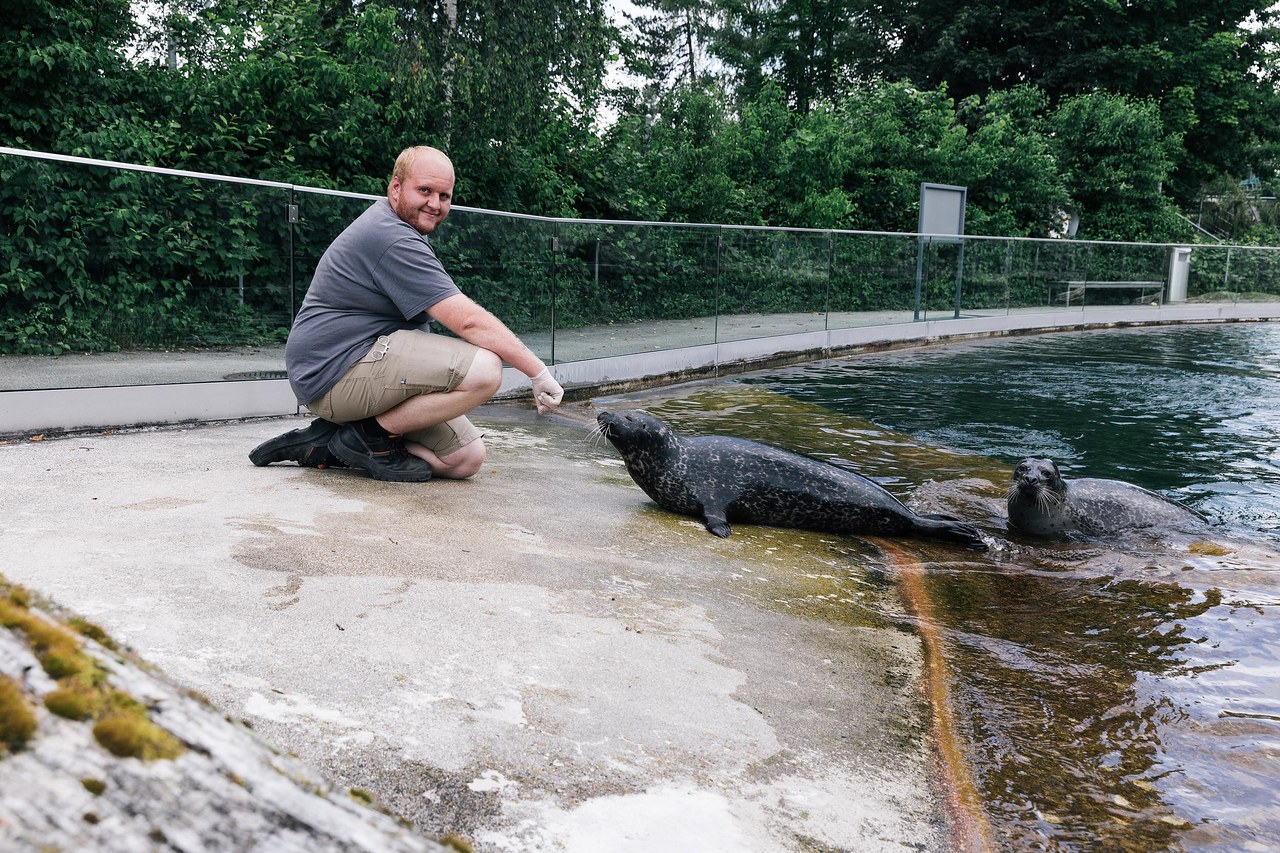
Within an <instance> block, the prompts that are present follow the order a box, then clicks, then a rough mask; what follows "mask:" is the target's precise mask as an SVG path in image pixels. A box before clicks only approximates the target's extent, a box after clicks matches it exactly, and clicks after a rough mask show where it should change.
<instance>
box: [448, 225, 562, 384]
mask: <svg viewBox="0 0 1280 853" xmlns="http://www.w3.org/2000/svg"><path fill="white" fill-rule="evenodd" d="M554 239H555V223H553V222H550V221H546V220H537V219H525V218H521V217H514V216H500V215H497V214H491V213H480V212H477V211H469V210H458V209H456V208H455V209H454V211H453V212H452V213H451V214H449V219H448V221H447V222H445V224H443V225H441V226H440V228H439V229H437V230H436V232H435V233H434V234H432V235H431V243H432V245H433V246H434V247H435V250H436V254H437V255H438V256H439V258H440V261H441V263H443V264H444V267H445V269H446V270H448V271H449V274H450V275H452V276H453V279H454V281H455V282H457V284H458V287H459V288H461V289H462V292H463V293H465V294H467V295H468V296H470V297H471V298H472V299H474V300H475V301H476V302H478V303H480V304H481V305H483V306H484V307H485V308H487V309H488V310H489V311H491V312H493V314H494V315H495V316H497V317H498V319H499V320H501V321H502V322H504V323H506V324H507V326H509V327H510V328H511V330H512V331H513V332H515V333H516V334H517V335H519V336H520V338H521V340H523V341H524V342H525V343H526V344H527V345H528V346H529V348H530V349H531V350H533V351H534V352H535V353H536V354H537V356H538V357H539V358H541V359H542V360H543V361H547V362H549V361H551V360H552V344H553V341H552V326H553V323H554V322H555V279H556V262H555V256H554V254H553V252H552V248H553V241H554Z"/></svg>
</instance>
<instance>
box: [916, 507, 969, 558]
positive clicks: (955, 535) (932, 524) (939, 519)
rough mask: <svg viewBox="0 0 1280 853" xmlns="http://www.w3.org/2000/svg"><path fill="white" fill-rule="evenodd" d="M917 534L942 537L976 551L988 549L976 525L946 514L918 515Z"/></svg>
mask: <svg viewBox="0 0 1280 853" xmlns="http://www.w3.org/2000/svg"><path fill="white" fill-rule="evenodd" d="M912 532H914V533H915V535H917V536H923V537H925V538H927V539H942V540H943V541H946V542H958V543H960V544H961V545H964V546H965V547H966V548H972V549H974V550H975V551H985V550H987V543H986V541H984V540H983V538H982V534H981V533H979V532H978V529H977V528H976V527H971V526H970V525H968V524H965V523H964V522H962V521H958V520H956V519H954V518H951V517H949V516H945V515H918V516H916V524H915V526H914V528H913V531H912Z"/></svg>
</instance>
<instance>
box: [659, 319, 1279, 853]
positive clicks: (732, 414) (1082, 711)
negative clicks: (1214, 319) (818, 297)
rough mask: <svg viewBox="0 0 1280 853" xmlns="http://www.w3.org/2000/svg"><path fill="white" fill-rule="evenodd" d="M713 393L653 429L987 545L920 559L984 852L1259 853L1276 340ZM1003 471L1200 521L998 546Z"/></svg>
mask: <svg viewBox="0 0 1280 853" xmlns="http://www.w3.org/2000/svg"><path fill="white" fill-rule="evenodd" d="M731 384H732V385H734V386H736V387H737V388H738V389H739V394H738V396H736V397H735V396H734V395H733V394H728V396H726V395H725V394H724V393H721V394H720V396H718V397H717V396H716V395H711V396H710V397H708V396H707V395H706V394H703V395H697V394H695V395H692V396H690V397H689V398H687V399H684V400H674V401H668V402H667V403H664V404H663V405H662V406H661V407H659V409H655V413H656V414H659V415H660V416H663V417H665V418H667V419H669V420H671V421H672V422H673V425H675V426H677V428H679V429H680V430H681V431H683V432H692V433H703V434H706V433H719V434H734V435H741V436H743V437H747V438H755V439H757V440H762V441H768V442H771V443H774V444H779V445H783V446H787V447H789V448H791V449H793V450H797V451H798V452H802V453H807V454H809V455H812V456H816V457H819V458H824V459H827V460H828V461H830V462H832V463H833V464H837V465H842V466H845V467H850V468H853V469H855V470H858V471H860V472H862V473H864V474H867V475H869V476H873V477H875V478H877V479H878V480H879V481H880V482H881V483H883V484H884V485H885V486H886V488H888V489H889V490H890V491H891V492H893V493H895V494H896V495H897V496H898V497H899V498H901V499H903V500H904V501H906V502H908V503H910V504H911V505H913V506H917V507H919V508H921V511H944V512H950V513H952V514H955V515H960V516H962V517H964V518H966V519H967V520H970V521H972V522H974V523H975V524H977V526H979V527H980V528H982V529H983V530H984V532H986V533H987V534H988V535H989V537H990V540H991V546H992V547H991V549H990V550H989V551H988V552H987V553H986V554H973V553H969V552H963V553H959V552H956V551H955V550H954V549H951V550H948V549H946V548H940V549H939V548H928V549H925V550H923V551H922V552H921V553H924V554H925V555H926V562H925V589H926V594H927V597H928V599H929V601H930V609H931V618H932V619H933V620H935V621H936V622H937V623H938V624H937V625H936V627H937V628H938V629H939V631H940V635H941V636H942V638H943V647H942V649H941V654H943V655H944V656H945V658H946V663H947V667H948V671H949V673H950V698H951V702H952V713H953V715H954V717H955V724H956V728H957V730H958V732H959V733H960V740H961V747H962V750H963V754H964V755H965V760H966V762H967V764H968V765H969V768H968V769H969V772H970V774H971V775H972V778H973V781H974V785H975V787H976V788H977V790H978V793H979V795H980V798H981V801H982V804H983V812H984V814H985V818H986V820H987V821H988V822H989V824H990V826H991V830H992V835H993V836H994V837H995V838H996V839H997V841H998V843H999V844H1001V845H1002V846H1004V847H1006V848H1007V849H1014V850H1032V849H1034V850H1133V851H1148V850H1223V851H1226V850H1231V851H1237V850H1274V849H1280V793H1278V792H1280V618H1278V614H1280V324H1261V323H1258V324H1255V323H1249V324H1222V325H1218V324H1215V325H1197V326H1170V327H1160V328H1148V329H1109V330H1096V331H1087V332H1068V333H1054V334H1047V335H1037V336H1025V337H1017V338H1003V339H995V340H986V341H981V342H973V343H964V344H950V345H946V346H937V347H927V348H914V349H909V350H898V351H892V352H887V353H881V354H874V355H862V356H856V357H852V358H848V359H842V360H834V361H828V362H823V363H820V364H815V365H806V366H803V367H796V368H790V369H785V370H780V371H775V372H771V373H768V374H757V375H753V376H751V377H749V378H745V379H741V380H738V381H736V382H734V383H731ZM744 391H745V392H749V393H743V392H744ZM771 400H777V401H783V400H785V401H787V402H786V403H782V402H770V401H771ZM726 401H727V402H726ZM1025 456H1041V457H1046V456H1047V457H1050V458H1052V459H1054V460H1055V461H1057V463H1058V464H1059V466H1060V467H1061V469H1062V472H1063V474H1064V476H1067V477H1083V476H1089V477H1109V478H1116V479H1122V480H1127V481H1129V482H1132V483H1137V484H1139V485H1141V486H1144V487H1146V488H1149V489H1152V490H1154V491H1157V492H1159V493H1161V494H1163V495H1165V496H1167V497H1170V498H1172V499H1175V500H1178V501H1180V502H1182V503H1185V504H1187V505H1189V506H1192V507H1193V508H1195V509H1196V510H1198V511H1199V512H1200V513H1202V514H1203V515H1204V516H1205V517H1206V518H1207V519H1208V521H1209V522H1210V526H1209V527H1208V528H1207V532H1205V533H1204V534H1202V535H1195V536H1191V535H1181V534H1179V535H1172V534H1171V535H1163V534H1143V535H1135V536H1133V537H1126V538H1124V539H1119V540H1115V541H1105V542H1104V541H1096V540H1080V541H1063V542H1052V541H1044V540H1036V539H1032V538H1028V537H1025V536H1021V535H1020V534H1017V533H1016V532H1013V531H1010V530H1008V529H1007V527H1006V525H1005V520H1004V511H1003V510H1004V506H1003V494H1004V489H1005V488H1006V487H1007V485H1008V478H1009V475H1010V473H1011V471H1012V468H1013V465H1014V464H1015V463H1016V462H1017V461H1018V460H1019V459H1021V458H1023V457H1025Z"/></svg>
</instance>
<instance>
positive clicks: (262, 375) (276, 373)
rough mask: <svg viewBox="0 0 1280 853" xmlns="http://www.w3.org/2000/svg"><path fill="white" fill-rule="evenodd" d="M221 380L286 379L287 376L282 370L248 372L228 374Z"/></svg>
mask: <svg viewBox="0 0 1280 853" xmlns="http://www.w3.org/2000/svg"><path fill="white" fill-rule="evenodd" d="M222 378H223V379H229V380H231V381H232V382H238V381H240V380H243V379H288V378H289V374H287V373H285V372H284V371H283V370H248V371H245V372H244V373H228V374H227V375H226V376H224V377H222Z"/></svg>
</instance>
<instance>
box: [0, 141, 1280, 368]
mask: <svg viewBox="0 0 1280 853" xmlns="http://www.w3.org/2000/svg"><path fill="white" fill-rule="evenodd" d="M376 198H377V197H375V196H363V195H356V194H335V193H332V192H329V191H323V190H314V189H310V188H303V187H285V186H277V185H270V184H258V183H246V182H241V181H235V180H230V179H216V178H214V177H213V176H196V175H182V174H169V173H167V172H164V171H153V170H146V169H145V168H141V167H123V166H121V165H120V164H110V163H98V162H82V161H79V160H75V159H72V160H61V159H47V158H45V157H30V156H23V155H20V154H14V153H12V152H4V153H3V154H0V222H2V223H3V225H4V227H3V229H0V297H2V298H0V391H3V390H24V389H36V388H74V387H91V386H105V385H142V384H162V383H171V382H196V381H222V380H226V379H257V378H271V377H278V376H282V375H283V371H284V364H283V342H284V340H285V337H286V336H287V334H288V329H289V325H290V322H291V318H292V316H293V315H294V313H295V312H296V311H297V309H298V307H299V306H300V304H301V302H302V298H303V296H304V294H305V293H306V290H307V286H308V285H309V283H310V280H311V277H312V275H313V273H314V270H315V265H316V263H317V262H318V260H319V258H320V256H321V255H322V254H323V253H324V251H325V249H326V248H328V246H329V244H330V242H332V240H333V239H334V237H336V236H337V235H338V234H339V233H340V232H341V231H342V229H343V228H345V227H346V226H347V225H348V224H349V223H350V222H351V221H352V220H354V219H355V218H356V217H357V216H359V215H360V214H361V213H362V212H363V211H364V210H365V209H366V208H367V207H368V206H369V205H370V204H371V203H373V201H375V200H376ZM432 244H433V245H434V246H435V247H436V249H437V251H438V253H439V254H440V257H441V260H442V261H443V262H444V264H445V267H446V269H448V270H449V272H450V273H451V274H452V275H453V276H454V278H455V279H456V280H457V282H458V284H459V286H460V287H461V288H462V289H463V291H464V292H465V293H467V294H469V295H471V296H472V297H473V298H475V299H476V301H477V302H479V303H481V304H482V305H484V306H485V307H486V308H488V309H489V310H491V311H493V312H494V313H495V314H496V315H497V316H498V317H500V318H501V319H502V320H503V321H504V322H506V323H507V324H508V325H509V326H511V328H512V329H514V330H515V331H516V332H517V334H519V335H520V336H521V337H522V338H523V339H524V340H525V341H526V342H527V343H528V344H529V345H530V346H531V347H532V348H533V349H534V351H535V352H537V353H538V355H539V356H540V357H541V358H543V359H544V360H546V361H548V362H566V361H577V360H584V359H592V358H601V357H610V356H621V355H630V354H638V353H645V352H654V351H658V350H663V349H671V348H679V347H689V346H699V345H706V344H712V343H715V342H716V341H732V340H743V339H749V338H756V337H766V336H772V335H780V334H791V333H797V332H809V331H819V330H822V329H840V328H850V327H854V326H865V325H882V324H890V323H902V322H911V321H913V320H925V319H946V318H951V317H955V316H956V315H957V311H958V312H959V314H960V315H961V316H969V317H972V316H982V315H999V314H1005V313H1012V312H1041V311H1054V312H1076V313H1078V312H1084V311H1087V310H1089V309H1090V308H1094V307H1104V306H1105V307H1113V306H1124V305H1153V304H1156V305H1158V304H1160V302H1161V301H1162V300H1164V299H1167V298H1168V295H1169V293H1168V282H1169V280H1170V275H1171V273H1172V271H1173V270H1174V269H1175V264H1174V260H1173V259H1174V258H1175V257H1180V258H1182V259H1184V260H1185V262H1186V270H1187V297H1186V298H1187V300H1188V301H1193V302H1194V301H1201V302H1205V301H1213V302H1238V301H1263V300H1266V301H1274V300H1276V299H1277V297H1280V249H1275V248H1269V247H1241V246H1213V245H1194V246H1192V247H1191V248H1190V253H1189V255H1188V254H1187V250H1186V249H1179V247H1173V246H1168V245H1157V244H1119V243H1084V242H1078V241H1074V240H1068V239H1055V240H1030V239H1012V238H1010V239H1002V238H972V237H971V238H966V239H965V241H964V243H963V244H962V243H960V242H951V241H946V240H937V239H936V238H935V239H931V238H923V239H921V238H919V237H917V236H916V235H912V234H889V235H886V234H861V233H847V232H845V233H841V232H825V231H797V230H785V229H778V230H770V229H756V228H739V227H730V226H723V227H721V226H683V225H663V224H655V223H619V222H614V223H601V222H577V221H573V220H556V219H542V218H538V217H523V216H517V215H513V214H499V213H493V212H490V211H473V210H467V209H465V208H455V210H454V211H453V214H452V215H451V217H450V219H449V221H448V222H447V223H446V224H445V225H444V226H442V227H441V229H440V230H439V231H438V232H437V233H436V234H433V235H432ZM1179 252H1181V253H1182V254H1181V255H1179V254H1178V253H1179ZM1179 263H1182V261H1180V262H1179ZM1177 269H1181V267H1180V266H1179V267H1177ZM197 355H198V356H199V357H196V356H197Z"/></svg>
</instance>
